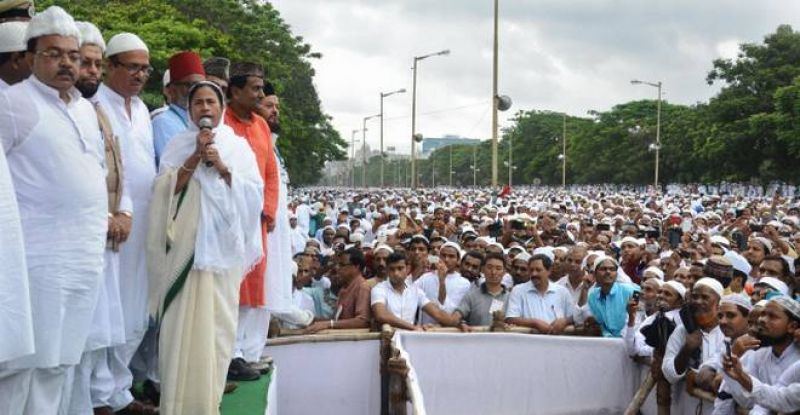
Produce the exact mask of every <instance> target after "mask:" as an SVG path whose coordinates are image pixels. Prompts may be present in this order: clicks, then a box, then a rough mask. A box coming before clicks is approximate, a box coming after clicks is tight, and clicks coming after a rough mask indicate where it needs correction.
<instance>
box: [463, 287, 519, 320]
mask: <svg viewBox="0 0 800 415" xmlns="http://www.w3.org/2000/svg"><path fill="white" fill-rule="evenodd" d="M493 303H494V306H493V305H492V304H493ZM506 307H508V290H507V289H506V288H505V287H503V290H502V291H501V292H500V293H499V294H497V295H491V294H489V292H488V291H487V290H486V284H481V285H475V286H472V287H471V288H470V289H469V291H467V293H466V294H465V295H464V297H463V298H462V299H461V302H460V303H459V304H458V307H456V309H455V311H458V312H459V313H461V317H462V318H463V319H464V320H465V321H466V322H467V324H469V325H470V326H490V325H491V324H492V311H494V310H495V309H500V310H503V312H505V311H506Z"/></svg>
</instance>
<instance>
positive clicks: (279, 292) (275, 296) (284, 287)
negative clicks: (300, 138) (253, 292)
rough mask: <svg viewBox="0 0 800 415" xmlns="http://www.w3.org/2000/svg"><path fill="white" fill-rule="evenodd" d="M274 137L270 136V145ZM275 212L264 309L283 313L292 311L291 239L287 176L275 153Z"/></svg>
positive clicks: (269, 244)
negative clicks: (276, 195) (276, 206)
mask: <svg viewBox="0 0 800 415" xmlns="http://www.w3.org/2000/svg"><path fill="white" fill-rule="evenodd" d="M277 137H278V136H277V134H273V135H272V139H273V144H274V141H275V140H277ZM275 158H276V162H277V163H278V169H279V173H280V174H279V175H278V186H279V188H278V209H277V210H276V211H275V229H273V230H272V232H270V233H268V234H267V275H266V279H265V281H266V283H265V284H264V289H265V290H266V299H267V308H268V309H269V310H270V311H272V312H286V311H289V310H291V308H292V238H291V236H290V235H289V233H290V232H291V227H290V226H289V206H288V199H287V198H288V197H289V195H288V193H289V192H288V189H287V183H288V179H289V176H288V174H287V173H286V168H285V167H284V166H283V164H282V163H281V160H280V158H278V156H277V154H276V155H275Z"/></svg>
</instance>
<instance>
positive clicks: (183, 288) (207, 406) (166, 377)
mask: <svg viewBox="0 0 800 415" xmlns="http://www.w3.org/2000/svg"><path fill="white" fill-rule="evenodd" d="M214 132H215V133H216V135H215V138H214V141H215V146H216V148H217V149H218V151H219V154H220V157H221V158H222V160H223V162H224V163H225V165H226V166H228V168H229V169H230V171H231V174H232V181H231V186H230V187H229V186H228V185H227V184H226V183H225V182H224V181H223V180H222V179H221V178H220V176H219V175H218V173H217V171H216V169H214V168H209V167H206V166H205V165H203V164H200V165H198V167H197V169H196V170H195V172H194V174H193V176H192V179H191V180H190V181H189V184H188V185H187V186H186V187H185V189H184V190H183V191H182V192H180V193H179V194H175V192H174V189H175V182H176V180H177V176H178V169H179V166H181V165H182V164H183V162H184V161H185V160H186V159H187V158H188V157H189V155H190V154H191V153H192V152H193V151H194V146H195V137H196V135H197V128H193V129H190V130H188V131H186V132H184V133H181V134H179V135H177V136H175V137H174V138H173V139H172V140H171V141H170V143H169V144H168V145H167V147H166V149H165V150H164V154H163V155H162V157H161V172H160V174H159V176H158V177H157V178H156V181H155V184H154V192H153V202H152V204H151V210H150V229H149V234H148V253H147V254H148V270H149V273H150V277H151V284H150V286H151V287H152V291H151V295H150V299H151V302H150V311H151V314H153V315H154V316H155V317H156V318H159V319H160V320H161V338H160V340H159V369H160V374H161V407H160V410H161V413H162V414H165V415H173V414H199V415H202V414H218V413H219V403H220V401H221V399H222V393H223V390H224V386H225V375H226V373H227V369H228V364H229V363H230V358H231V353H232V350H233V343H234V339H235V336H236V322H237V313H238V303H239V285H240V283H241V278H242V276H243V275H244V270H245V269H247V268H250V267H252V266H253V265H254V264H255V263H256V262H257V261H258V260H259V259H260V255H261V254H262V250H261V238H260V236H259V233H258V232H259V226H260V225H259V220H260V215H261V207H262V206H263V203H262V198H263V194H264V192H263V186H264V185H263V182H262V180H261V177H260V175H259V173H258V168H257V166H256V161H255V156H254V155H253V153H252V151H251V150H250V148H249V146H248V145H247V142H246V141H245V140H242V139H240V138H237V137H236V136H235V135H234V133H233V131H232V130H230V128H229V127H227V126H225V125H220V126H219V127H217V128H215V129H214Z"/></svg>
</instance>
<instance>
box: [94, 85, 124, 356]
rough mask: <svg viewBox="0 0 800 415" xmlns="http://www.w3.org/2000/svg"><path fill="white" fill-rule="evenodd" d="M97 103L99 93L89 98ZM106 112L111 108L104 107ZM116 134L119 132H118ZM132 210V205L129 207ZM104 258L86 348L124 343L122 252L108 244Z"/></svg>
mask: <svg viewBox="0 0 800 415" xmlns="http://www.w3.org/2000/svg"><path fill="white" fill-rule="evenodd" d="M90 101H92V103H93V104H94V103H96V101H97V95H95V96H94V97H92V98H91V99H90ZM103 110H104V111H105V113H106V114H108V111H107V110H105V109H104V108H103ZM115 135H116V132H115ZM124 189H125V188H124V186H123V192H122V195H121V198H120V206H121V207H122V206H127V207H129V206H131V199H130V195H129V194H128V193H127V192H125V190H124ZM128 209H130V208H128ZM103 259H104V261H103V275H104V278H103V281H102V282H101V286H100V290H99V291H100V295H98V296H97V304H96V305H95V309H94V317H93V321H92V331H91V332H90V333H89V338H88V339H87V340H86V351H93V350H98V349H101V348H104V347H110V346H115V345H119V344H123V343H125V320H124V317H123V314H122V303H121V300H120V290H119V252H114V251H113V250H112V249H110V248H108V246H106V251H105V254H104V258H103Z"/></svg>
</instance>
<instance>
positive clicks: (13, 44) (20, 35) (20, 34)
mask: <svg viewBox="0 0 800 415" xmlns="http://www.w3.org/2000/svg"><path fill="white" fill-rule="evenodd" d="M27 29H28V22H5V23H2V24H0V53H9V52H22V51H24V50H25V49H27V48H28V45H27V44H26V43H25V30H27Z"/></svg>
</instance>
